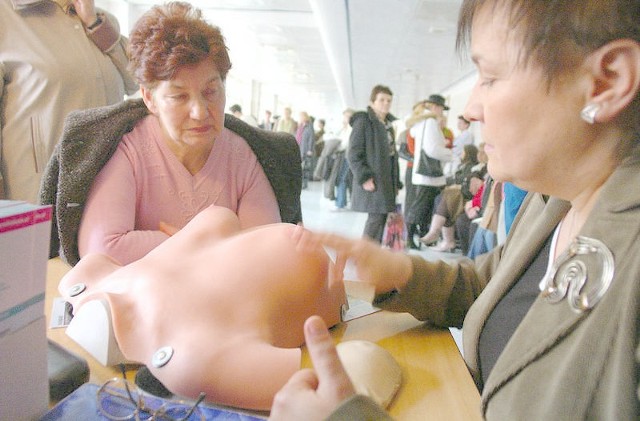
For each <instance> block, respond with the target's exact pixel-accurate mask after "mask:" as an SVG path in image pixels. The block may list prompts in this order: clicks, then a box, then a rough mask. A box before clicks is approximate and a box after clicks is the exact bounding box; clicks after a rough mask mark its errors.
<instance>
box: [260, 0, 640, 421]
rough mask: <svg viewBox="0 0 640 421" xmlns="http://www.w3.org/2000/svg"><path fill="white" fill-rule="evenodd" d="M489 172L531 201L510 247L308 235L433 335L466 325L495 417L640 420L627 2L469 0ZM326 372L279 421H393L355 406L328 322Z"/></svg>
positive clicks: (311, 328)
mask: <svg viewBox="0 0 640 421" xmlns="http://www.w3.org/2000/svg"><path fill="white" fill-rule="evenodd" d="M460 17H461V21H460V24H459V25H460V26H459V38H458V41H459V43H458V45H459V46H460V47H461V48H462V47H464V46H465V45H466V43H467V42H468V41H469V40H470V47H471V57H472V58H473V61H474V63H475V64H476V65H477V68H478V81H477V83H476V85H475V86H474V88H473V90H472V92H471V95H470V98H469V100H468V104H467V106H466V108H465V112H464V115H465V118H467V119H469V120H470V121H478V122H481V123H482V138H483V141H485V142H486V152H487V155H488V157H489V161H488V170H489V173H490V174H491V175H492V176H493V177H494V178H495V179H496V180H498V181H502V182H512V183H514V184H515V185H517V186H519V187H520V188H523V189H526V190H527V191H529V192H531V193H530V194H529V195H528V196H527V198H526V200H525V202H524V203H523V205H522V207H521V209H520V212H519V213H518V215H517V217H516V220H515V221H514V223H513V225H512V228H511V230H510V232H509V235H508V237H507V240H506V242H505V243H504V244H503V245H501V246H498V247H496V248H495V249H494V250H493V251H492V252H490V253H489V254H487V255H485V256H484V257H482V258H480V257H479V258H478V259H476V261H471V260H468V259H466V260H461V261H456V262H444V261H441V262H433V261H426V260H424V259H422V258H421V257H418V256H414V255H411V256H410V255H407V254H402V253H393V252H390V251H388V250H383V249H381V248H379V247H377V246H376V245H375V244H372V243H370V242H367V241H364V240H353V239H347V238H343V237H340V236H336V235H333V234H319V233H316V234H310V235H309V236H308V237H307V243H306V244H307V245H306V247H319V246H320V245H324V246H330V247H332V248H334V249H335V250H336V251H337V255H338V257H337V258H338V260H339V259H345V258H351V259H353V260H354V262H355V265H356V267H357V273H358V276H359V278H360V279H362V280H364V281H366V282H370V283H372V284H374V285H375V287H376V291H377V297H376V300H375V304H376V305H377V306H380V307H382V308H384V309H387V310H392V311H407V312H410V313H411V314H413V315H414V316H416V317H417V318H418V319H420V320H425V321H427V322H429V323H432V324H435V325H438V326H460V325H461V324H462V323H463V321H464V329H463V345H464V351H465V352H464V357H465V360H466V362H467V365H468V367H469V370H470V373H471V375H472V376H473V378H474V380H475V381H476V383H477V385H478V388H479V390H480V391H481V396H482V406H481V408H480V410H481V411H482V416H483V417H484V418H485V419H488V420H524V419H527V420H637V419H640V401H639V398H638V396H639V392H640V390H639V388H638V385H639V384H640V361H639V359H640V347H639V335H640V324H639V323H638V322H639V321H640V242H639V241H638V237H639V236H640V93H639V92H640V6H639V5H638V2H637V1H631V0H568V1H564V2H549V1H546V0H499V1H498V0H487V1H477V0H465V1H464V2H463V4H462V10H461V13H460ZM304 329H305V335H306V342H307V346H308V348H309V352H310V355H311V357H312V360H313V364H314V367H315V370H314V371H311V370H306V371H300V372H299V373H297V374H296V375H294V376H293V377H292V378H291V379H290V381H289V383H288V384H287V385H286V386H285V387H284V388H283V389H282V390H281V391H280V392H279V393H278V394H277V395H276V398H275V401H274V402H275V403H274V406H273V407H272V411H271V419H273V420H278V419H296V418H299V417H297V415H300V414H306V415H308V414H314V417H313V418H312V417H309V416H305V419H327V418H328V419H350V420H359V419H383V418H384V417H387V415H386V414H385V413H384V412H383V411H382V410H381V408H380V407H377V406H376V405H374V404H373V403H372V402H371V401H368V400H367V398H365V397H363V396H359V395H356V394H355V392H354V389H353V386H352V385H351V382H350V380H349V378H348V376H347V375H346V374H345V372H344V370H343V368H342V366H341V364H340V361H339V360H338V358H337V357H336V353H335V350H334V348H333V342H332V341H331V337H330V336H329V334H328V332H327V330H326V329H325V328H324V326H323V324H322V322H321V320H319V319H318V318H316V317H313V318H310V319H308V320H307V322H306V324H305V327H304Z"/></svg>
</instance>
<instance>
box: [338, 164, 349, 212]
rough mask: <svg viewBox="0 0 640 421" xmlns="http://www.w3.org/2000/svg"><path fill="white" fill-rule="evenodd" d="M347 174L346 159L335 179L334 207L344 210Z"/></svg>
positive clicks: (347, 165)
mask: <svg viewBox="0 0 640 421" xmlns="http://www.w3.org/2000/svg"><path fill="white" fill-rule="evenodd" d="M348 174H349V162H348V161H347V159H346V158H345V159H343V160H342V166H341V167H340V172H338V178H337V179H336V207H337V208H344V207H346V206H347V175H348Z"/></svg>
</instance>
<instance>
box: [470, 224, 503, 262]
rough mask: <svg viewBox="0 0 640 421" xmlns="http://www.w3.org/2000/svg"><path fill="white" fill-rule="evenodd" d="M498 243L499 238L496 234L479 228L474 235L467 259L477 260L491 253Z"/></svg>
mask: <svg viewBox="0 0 640 421" xmlns="http://www.w3.org/2000/svg"><path fill="white" fill-rule="evenodd" d="M497 242H498V238H497V236H496V233H495V232H493V231H491V230H488V229H485V228H482V227H478V228H477V229H476V233H475V234H474V235H473V240H471V245H470V246H469V252H468V253H467V257H469V258H470V259H475V258H476V257H477V256H479V255H481V254H484V253H487V252H489V251H491V250H492V249H493V248H494V247H495V246H496V244H497Z"/></svg>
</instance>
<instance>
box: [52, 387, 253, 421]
mask: <svg viewBox="0 0 640 421" xmlns="http://www.w3.org/2000/svg"><path fill="white" fill-rule="evenodd" d="M99 389H100V386H98V385H96V384H92V383H85V384H83V385H82V386H80V387H79V388H78V389H76V390H75V391H74V392H73V393H71V394H70V395H69V396H67V397H66V398H64V399H63V400H61V401H60V402H58V404H57V405H56V406H55V407H53V408H52V409H51V410H50V411H49V412H47V413H46V414H45V415H44V417H42V418H41V419H40V421H58V420H60V421H67V420H82V421H103V420H108V418H107V417H106V416H104V415H102V414H101V413H100V411H99V410H98V407H97V392H98V390H99ZM145 399H148V400H149V401H158V402H164V401H165V400H164V399H161V398H157V397H154V396H145ZM154 406H156V405H154ZM157 406H159V405H157ZM198 408H199V409H200V412H201V413H202V414H203V415H204V419H206V420H216V421H217V420H220V421H222V420H225V421H226V420H229V421H259V420H262V418H258V417H254V416H251V415H247V414H242V413H239V412H237V411H234V410H232V409H222V408H212V407H209V406H205V405H204V404H200V405H198ZM189 419H190V420H191V419H194V420H195V419H196V417H195V416H194V415H192V416H191V417H190V418H189Z"/></svg>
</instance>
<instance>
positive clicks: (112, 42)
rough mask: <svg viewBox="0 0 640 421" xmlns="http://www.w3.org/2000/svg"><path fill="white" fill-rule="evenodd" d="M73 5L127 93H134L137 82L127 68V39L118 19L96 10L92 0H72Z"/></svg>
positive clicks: (92, 39)
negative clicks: (108, 59)
mask: <svg viewBox="0 0 640 421" xmlns="http://www.w3.org/2000/svg"><path fill="white" fill-rule="evenodd" d="M73 6H74V8H75V10H76V13H77V14H78V17H79V18H80V20H81V21H82V23H83V25H84V27H85V30H86V33H87V36H88V37H89V39H90V40H91V41H93V43H94V44H95V45H96V46H97V47H98V48H99V49H100V51H102V52H103V53H104V54H106V55H108V56H109V58H110V59H111V61H112V62H113V64H114V66H116V68H117V69H118V72H119V73H120V76H121V77H122V80H123V82H124V87H125V91H126V92H127V94H129V95H131V94H133V93H135V92H136V91H137V90H138V84H137V82H136V81H135V79H134V78H133V77H132V76H131V74H130V73H129V71H128V70H127V65H128V63H129V58H128V56H127V45H128V43H129V40H128V39H127V38H126V37H123V36H122V35H120V25H119V24H118V20H117V19H116V18H115V16H113V15H111V14H110V13H107V12H105V11H103V10H96V8H95V4H94V0H73Z"/></svg>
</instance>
